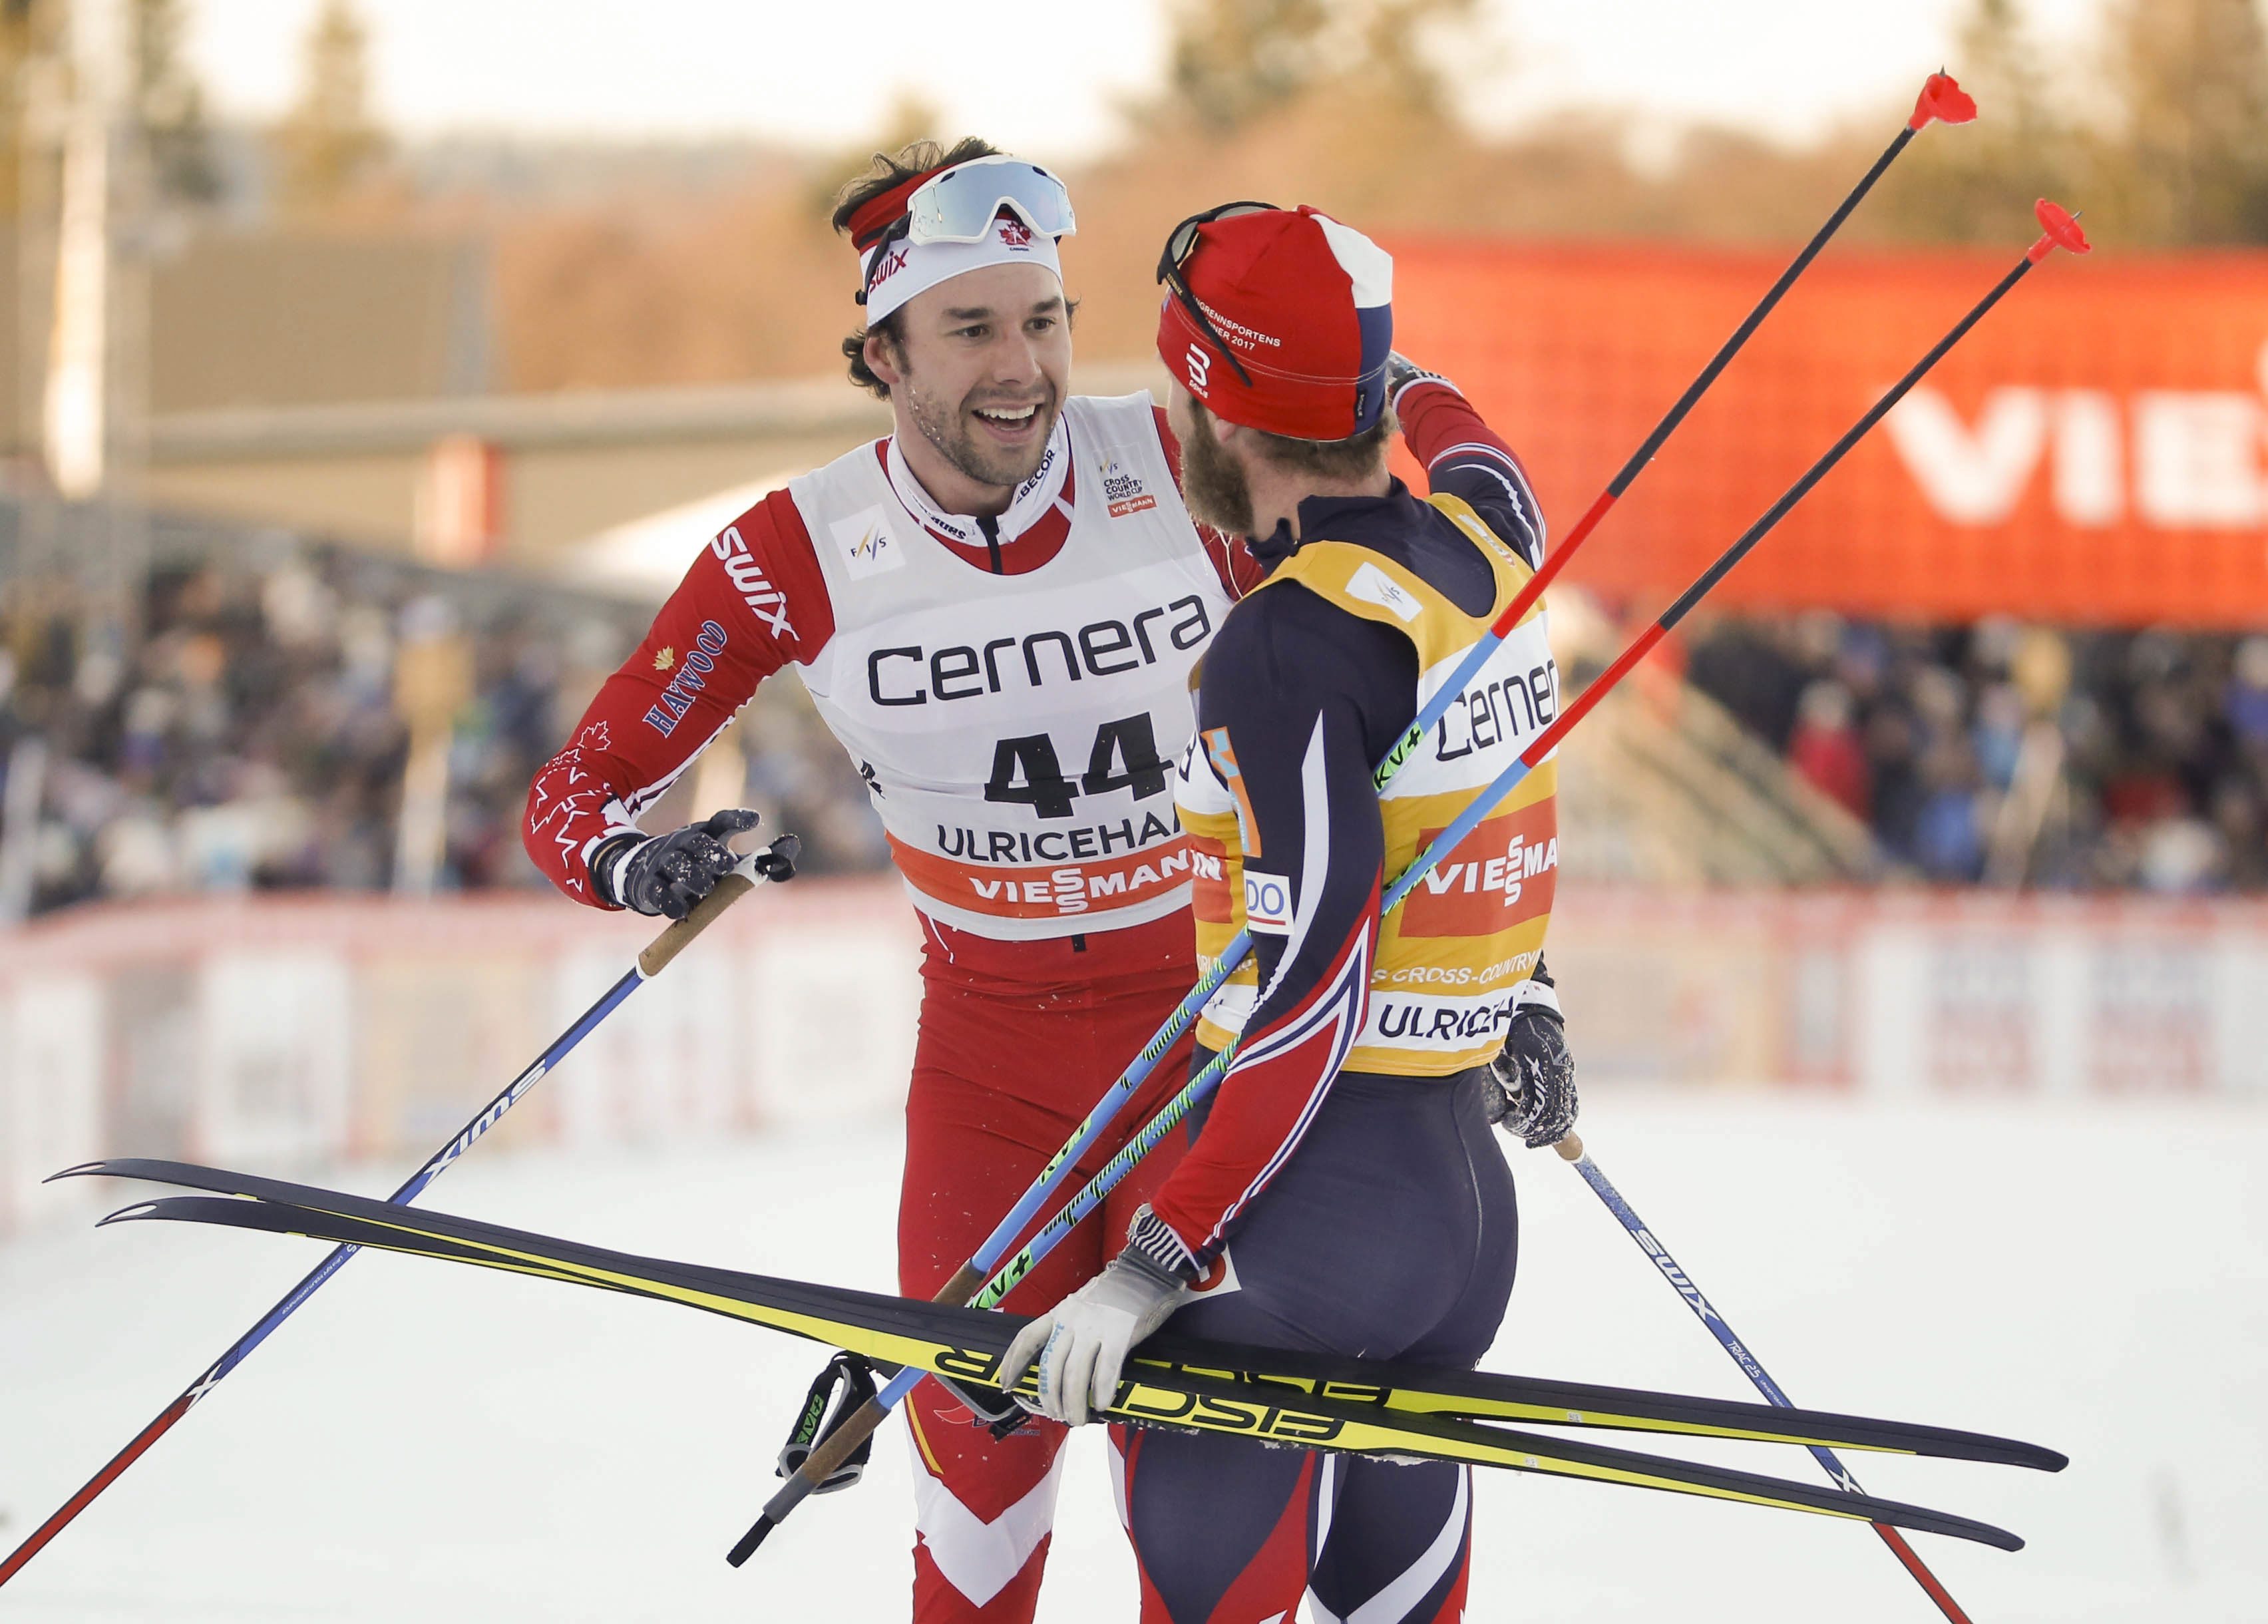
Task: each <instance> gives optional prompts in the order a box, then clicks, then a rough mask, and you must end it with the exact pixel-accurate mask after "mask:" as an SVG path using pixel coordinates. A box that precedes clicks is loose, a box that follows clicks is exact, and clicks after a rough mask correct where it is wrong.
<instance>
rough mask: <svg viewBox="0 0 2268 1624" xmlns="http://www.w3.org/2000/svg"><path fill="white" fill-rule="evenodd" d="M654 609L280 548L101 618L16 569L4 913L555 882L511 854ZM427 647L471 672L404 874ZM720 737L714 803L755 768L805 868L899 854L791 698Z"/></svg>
mask: <svg viewBox="0 0 2268 1624" xmlns="http://www.w3.org/2000/svg"><path fill="white" fill-rule="evenodd" d="M645 618H646V616H645V612H644V610H642V609H637V608H635V607H634V606H624V605H617V604H615V603H612V602H607V601H604V600H595V599H594V600H587V601H578V600H575V599H571V598H567V597H563V596H562V595H561V594H557V593H555V592H549V591H547V592H544V593H542V594H529V593H524V592H519V591H516V590H514V589H512V587H511V586H510V585H509V584H501V583H496V582H490V583H488V586H487V588H486V589H485V590H483V591H475V592H468V590H467V589H466V587H465V584H464V583H463V582H461V581H459V580H456V579H453V578H450V577H447V576H441V575H437V574H435V573H434V572H430V571H425V570H421V569H418V568H416V567H414V566H409V565H396V564H392V563H389V562H387V561H384V560H379V559H373V558H371V557H366V556H363V555H358V554H354V553H348V552H341V551H335V550H322V549H308V548H301V547H298V546H296V545H291V544H284V543H278V544H277V545H276V546H273V547H270V548H269V549H268V556H267V557H264V558H262V559H261V560H259V561H256V562H255V561H254V560H252V559H250V558H249V557H201V558H194V559H189V560H176V561H174V562H173V563H169V564H161V565H158V567H156V568H154V569H152V570H151V571H150V572H149V573H148V575H147V578H146V583H145V586H144V590H143V591H142V592H141V594H139V602H138V606H137V613H136V615H135V616H133V617H132V618H131V619H130V620H123V621H121V620H120V619H119V617H115V616H114V617H111V618H110V619H105V618H104V617H102V616H98V615H93V614H91V613H90V610H89V604H88V602H87V600H86V598H85V594H84V593H83V591H82V590H81V589H79V588H78V587H76V586H75V585H73V584H71V583H70V582H69V581H67V580H64V579H40V578H36V577H34V578H28V579H27V578H26V577H24V576H22V575H17V576H15V577H13V578H11V579H8V580H7V581H6V582H5V585H4V589H0V774H4V779H0V806H4V808H5V810H6V820H5V824H4V829H0V912H6V913H9V914H13V915H15V916H17V917H21V916H22V915H23V914H25V913H27V912H42V911H45V910H48V909H52V908H55V907H59V906H63V905H64V904H70V903H75V902H80V901H85V900H87V899H90V898H95V897H144V896H151V895H162V894H166V893H173V892H181V891H192V890H246V889H255V888H256V889H270V888H292V887H310V886H321V887H333V888H341V889H346V890H387V889H395V888H400V887H404V886H406V887H408V888H409V889H418V890H423V889H428V888H431V889H440V890H460V889H472V888H479V887H495V886H519V885H531V886H532V885H539V884H541V876H540V875H538V874H537V872H536V870H535V868H534V866H533V865H532V864H530V863H529V862H528V860H527V857H526V855H525V853H523V851H522V850H521V846H520V841H519V820H520V816H521V808H522V806H523V803H524V801H525V800H526V797H527V784H528V780H529V779H530V778H531V777H532V776H533V775H534V771H535V770H536V769H537V767H539V766H540V765H541V764H542V763H543V762H544V761H545V760H546V759H548V758H549V756H550V755H551V753H552V752H553V751H554V750H555V749H557V748H558V747H559V744H560V743H561V742H562V741H563V740H564V739H565V738H566V737H567V735H568V734H569V732H570V731H571V727H572V726H573V723H574V721H575V719H576V718H577V716H578V714H579V713H580V712H581V710H582V707H583V705H585V703H586V702H587V700H588V699H589V698H590V696H591V694H592V693H593V691H595V690H596V688H597V685H598V683H599V682H600V680H602V678H603V677H604V675H606V673H607V672H608V671H609V670H611V669H612V668H613V667H614V666H615V663H616V662H617V661H619V660H620V659H621V658H622V656H623V655H624V654H625V653H627V652H628V651H629V650H630V648H631V647H632V646H635V644H636V641H637V638H638V636H639V634H640V633H641V632H642V631H643V630H644V622H645ZM137 622H138V624H136V623H137ZM121 626H123V627H124V630H122V631H121V630H120V629H119V628H120V627H121ZM436 644H442V645H448V646H452V648H453V658H452V659H450V660H446V661H442V662H440V667H439V668H440V669H442V670H444V671H445V672H454V673H455V674H456V675H454V676H453V678H446V677H445V679H444V681H443V683H442V693H443V703H442V705H441V706H440V709H439V712H438V717H437V720H436V721H435V722H434V724H433V726H434V727H436V728H437V729H438V732H437V734H435V736H436V738H437V739H438V740H439V741H444V742H445V743H443V744H439V745H437V747H436V748H446V754H447V761H448V770H447V777H446V799H445V801H440V802H438V804H437V807H436V813H437V816H438V817H439V821H440V825H441V834H440V839H439V841H438V851H437V852H436V853H434V855H435V857H436V858H437V859H438V860H429V861H426V862H424V863H423V864H417V863H415V862H412V863H409V864H407V865H406V864H405V858H404V853H403V850H402V843H401V820H402V812H403V806H404V770H405V766H406V764H407V763H408V761H409V754H410V751H411V748H412V727H411V715H412V713H413V712H416V710H417V709H418V708H420V706H421V705H423V706H425V708H427V709H429V710H430V709H431V701H430V699H427V700H421V699H420V698H418V697H417V695H416V692H415V691H414V684H413V682H412V680H411V679H410V678H409V672H410V671H411V670H412V669H413V668H416V667H417V661H416V659H415V658H414V656H410V655H409V650H411V649H414V648H416V647H418V646H426V647H429V648H430V647H431V646H434V645H436ZM432 668H433V667H432V664H431V662H430V661H429V662H427V666H426V669H428V670H429V671H430V670H431V669H432ZM424 686H425V687H426V688H427V689H428V690H431V688H432V680H431V677H430V675H429V676H428V677H427V678H426V679H425V681H424ZM726 736H727V738H728V739H733V740H734V741H735V748H734V749H732V750H730V751H728V752H727V753H726V754H725V757H724V765H725V779H721V780H720V779H718V777H717V776H716V775H715V774H714V773H712V774H711V777H710V778H709V779H707V780H706V781H705V782H703V784H702V785H701V788H702V790H703V791H704V792H707V793H713V794H718V795H719V796H732V795H733V794H734V793H735V792H736V791H737V790H740V788H741V787H742V786H741V784H740V782H737V781H728V780H740V779H743V778H744V779H745V786H746V797H745V798H746V799H747V802H748V804H752V805H755V806H756V807H758V808H760V809H762V810H763V811H764V812H765V814H766V823H767V825H768V827H772V828H781V827H785V828H793V829H795V830H798V831H799V832H800V833H802V834H803V835H804V837H805V841H806V847H805V849H806V859H807V861H808V863H809V865H810V866H812V867H817V868H821V869H824V868H829V867H832V868H865V867H879V866H880V864H881V863H882V862H883V861H884V860H886V854H885V849H884V846H883V843H882V841H881V838H880V831H879V825H878V824H877V823H876V820H875V819H874V817H873V813H872V811H871V809H870V808H869V807H868V806H867V804H866V795H865V790H864V788H863V787H862V786H860V784H859V782H858V778H857V775H856V774H855V772H853V771H851V768H850V767H849V765H848V764H847V763H845V762H844V761H843V758H842V753H841V751H840V750H839V749H836V747H835V746H834V744H833V743H832V742H831V741H828V740H827V739H826V738H825V737H824V734H823V733H821V731H820V724H819V722H818V720H817V718H816V716H815V715H814V714H813V713H812V712H811V711H810V707H809V704H808V701H806V699H805V698H804V697H803V695H802V693H801V691H800V690H799V689H797V688H796V687H795V686H794V684H793V683H771V684H769V685H768V691H767V692H766V693H765V694H764V695H762V696H760V698H759V699H758V701H757V702H756V704H755V705H751V706H750V707H749V709H748V711H747V712H745V713H744V715H743V719H742V724H741V725H740V726H739V727H734V728H733V729H732V730H731V732H730V733H729V734H727V735H726ZM693 787H694V786H693V785H692V784H691V783H690V782H688V783H686V784H685V785H684V786H683V790H682V794H681V798H682V799H685V800H687V801H689V799H690V795H691V794H692V792H693ZM672 810H674V807H673V806H671V805H665V806H664V807H662V808H657V809H656V814H655V815H654V816H649V817H648V819H647V820H646V821H647V823H649V824H656V823H658V822H659V819H660V818H662V817H666V816H668V815H669V813H670V812H671V811H672ZM413 870H414V871H415V878H412V877H411V873H412V871H413Z"/></svg>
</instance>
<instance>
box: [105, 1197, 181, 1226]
mask: <svg viewBox="0 0 2268 1624" xmlns="http://www.w3.org/2000/svg"><path fill="white" fill-rule="evenodd" d="M164 1206H165V1203H164V1202H163V1201H136V1202H135V1203H134V1205H133V1206H131V1207H120V1208H119V1209H118V1210H117V1211H116V1212H114V1213H113V1214H110V1216H108V1217H107V1218H98V1219H96V1220H95V1224H94V1227H95V1228H96V1229H102V1228H103V1227H104V1226H106V1225H108V1224H114V1223H133V1222H136V1221H138V1220H140V1219H144V1218H163V1217H164V1216H165V1215H166V1214H164V1213H163V1212H161V1211H159V1210H158V1209H159V1208H161V1207H164Z"/></svg>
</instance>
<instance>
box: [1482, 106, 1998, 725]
mask: <svg viewBox="0 0 2268 1624" xmlns="http://www.w3.org/2000/svg"><path fill="white" fill-rule="evenodd" d="M1976 116H1977V103H1976V102H1975V101H1974V100H1971V99H1970V95H1969V93H1968V92H1966V91H1964V90H1962V88H1961V86H1960V85H1958V84H1956V83H1955V81H1954V78H1953V76H1952V75H1951V74H1949V73H1933V74H1931V75H1930V76H1929V78H1927V79H1926V80H1924V81H1923V83H1922V87H1921V94H1920V95H1919V96H1918V97H1916V98H1915V100H1914V110H1913V114H1912V116H1911V117H1910V118H1908V119H1907V120H1906V122H1905V127H1904V129H1901V130H1899V131H1898V133H1897V135H1896V137H1895V138H1894V139H1893V140H1892V141H1891V142H1890V144H1889V146H1887V147H1885V148H1883V149H1882V152H1881V157H1879V158H1877V159H1874V167H1873V168H1871V169H1869V170H1867V173H1866V174H1865V176H1864V177H1862V178H1861V179H1860V181H1859V184H1858V185H1856V186H1854V187H1852V188H1851V190H1850V193H1849V195H1848V196H1845V198H1844V199H1843V201H1842V202H1841V203H1837V205H1836V206H1835V212H1834V213H1832V214H1830V215H1829V216H1828V217H1827V223H1826V224H1825V225H1822V226H1821V227H1820V228H1819V230H1818V232H1817V233H1815V234H1814V236H1813V237H1812V239H1811V240H1810V241H1809V242H1808V243H1806V244H1804V245H1803V252H1802V253H1800V254H1799V255H1796V256H1795V258H1794V259H1793V260H1792V261H1790V262H1789V263H1788V267H1787V269H1786V270H1784V271H1782V272H1780V274H1779V280H1778V281H1777V282H1775V283H1773V284H1771V290H1770V291H1769V292H1766V293H1765V294H1764V298H1762V299H1759V300H1757V301H1756V308H1755V309H1753V310H1751V311H1749V314H1748V315H1747V317H1746V318H1745V319H1744V320H1743V321H1742V322H1741V324H1740V326H1738V327H1737V328H1734V329H1733V336H1731V337H1730V338H1727V340H1726V341H1725V342H1724V343H1723V345H1722V346H1721V347H1720V348H1719V350H1718V351H1717V353H1716V354H1715V355H1713V356H1712V357H1710V358H1709V364H1708V365H1706V366H1705V367H1703V368H1702V369H1701V372H1700V375H1699V376H1697V377H1696V378H1695V379H1694V380H1693V381H1692V382H1691V383H1690V384H1688V385H1687V386H1686V388H1685V393H1684V394H1683V395H1679V396H1678V397H1677V403H1676V404H1675V405H1674V406H1672V407H1671V408H1670V409H1669V410H1668V412H1666V413H1664V414H1663V416H1662V419H1661V422H1660V423H1657V424H1654V425H1653V432H1652V433H1651V434H1648V435H1647V436H1646V442H1645V444H1643V445H1641V446H1640V447H1638V449H1637V450H1636V451H1634V452H1632V453H1631V458H1630V461H1627V462H1625V463H1624V464H1623V466H1622V469H1621V471H1620V472H1618V473H1616V476H1614V477H1613V478H1612V479H1610V480H1609V481H1608V482H1607V488H1606V489H1605V490H1604V491H1601V492H1599V495H1598V499H1597V500H1595V501H1594V502H1593V503H1592V504H1591V506H1589V507H1588V508H1587V509H1585V510H1584V513H1583V516H1582V517H1581V518H1580V519H1578V520H1576V521H1575V528H1573V529H1572V530H1570V531H1568V532H1567V537H1566V539H1565V541H1563V542H1561V543H1559V545H1558V546H1557V548H1556V549H1554V550H1553V551H1552V553H1551V556H1550V557H1549V558H1547V559H1545V560H1544V564H1543V569H1542V570H1540V571H1539V572H1537V573H1536V577H1535V580H1534V581H1533V582H1531V583H1530V584H1531V585H1532V586H1533V587H1535V590H1536V591H1537V592H1539V593H1540V592H1542V591H1543V588H1544V587H1547V586H1549V585H1550V581H1551V578H1552V577H1553V576H1555V575H1557V573H1558V572H1559V571H1560V570H1562V569H1564V568H1565V566H1566V563H1567V560H1568V559H1569V558H1571V557H1573V556H1574V553H1575V550H1576V549H1577V548H1579V547H1580V546H1581V545H1582V544H1583V542H1584V539H1585V538H1586V537H1587V536H1588V535H1590V534H1591V531H1592V530H1593V528H1595V527H1596V526H1597V524H1598V522H1599V520H1602V519H1603V518H1605V517H1606V514H1607V510H1608V509H1609V508H1610V507H1612V506H1614V505H1615V504H1616V502H1617V501H1619V500H1621V499H1622V496H1623V493H1624V491H1628V490H1629V489H1630V488H1631V484H1632V483H1633V482H1634V481H1635V480H1636V479H1637V478H1638V475H1639V474H1640V473H1641V472H1643V471H1644V469H1645V468H1646V464H1647V463H1649V462H1651V461H1653V458H1654V454H1655V453H1657V452H1659V451H1660V450H1661V447H1662V442H1663V441H1665V440H1667V439H1668V438H1669V437H1670V435H1671V434H1672V433H1674V432H1675V431H1676V428H1677V425H1678V424H1681V423H1683V422H1684V421H1685V414H1686V413H1688V412H1690V411H1691V410H1693V407H1694V404H1695V402H1697V401H1699V400H1700V398H1701V397H1702V395H1705V394H1706V393H1708V390H1709V386H1710V385H1711V384H1712V383H1714V382H1716V381H1717V374H1718V373H1721V372H1723V371H1724V370H1725V367H1726V365H1727V363H1728V362H1730V361H1731V360H1732V358H1734V356H1735V355H1737V354H1739V353H1740V351H1741V347H1742V345H1743V344H1745V343H1748V342H1749V335H1750V334H1752V333H1754V332H1755V331H1756V328H1757V327H1758V325H1759V324H1761V323H1762V322H1763V321H1764V318H1765V317H1766V316H1768V315H1770V314H1771V312H1772V306H1775V305H1777V304H1778V303H1779V301H1780V297H1781V295H1783V294H1785V293H1786V292H1787V291H1788V289H1790V288H1791V287H1793V286H1794V285H1795V279H1796V278H1797V277H1800V276H1801V275H1802V274H1803V273H1804V271H1805V270H1806V269H1808V268H1809V266H1810V264H1811V262H1812V261H1813V260H1815V259H1817V258H1818V257H1819V251H1820V249H1822V248H1823V247H1826V246H1827V240H1828V239H1829V238H1830V237H1832V236H1833V235H1834V234H1835V233H1837V231H1839V230H1841V229H1842V226H1843V222H1844V221H1845V220H1846V219H1848V218H1851V211H1852V210H1853V209H1856V208H1857V207H1858V206H1859V200H1860V199H1861V198H1863V197H1865V196H1866V195H1867V193H1868V192H1870V191H1872V190H1874V182H1875V181H1879V180H1881V178H1882V172H1883V171H1884V170H1886V169H1888V168H1889V166H1891V165H1892V164H1893V163H1895V162H1896V161H1897V156H1898V154H1899V153H1901V152H1903V151H1905V150H1906V144H1907V143H1908V142H1910V141H1911V140H1912V139H1913V138H1914V137H1916V136H1918V135H1919V134H1920V133H1921V132H1922V131H1923V130H1924V129H1926V128H1928V126H1929V125H1930V123H1931V122H1932V121H1936V122H1942V123H1947V124H1966V123H1968V122H1970V120H1971V119H1973V118H1975V117H1976ZM1523 612H1525V610H1524V608H1523ZM1513 624H1517V623H1516V621H1515V623H1513ZM1506 629H1507V630H1509V626H1507V628H1506ZM1458 686H1461V687H1462V683H1460V684H1458Z"/></svg>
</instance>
